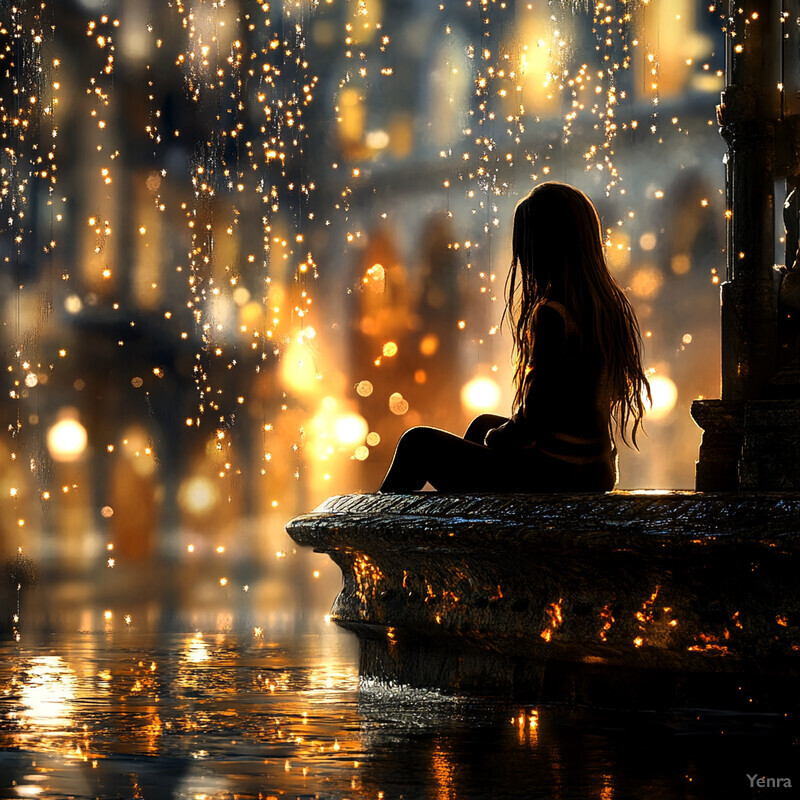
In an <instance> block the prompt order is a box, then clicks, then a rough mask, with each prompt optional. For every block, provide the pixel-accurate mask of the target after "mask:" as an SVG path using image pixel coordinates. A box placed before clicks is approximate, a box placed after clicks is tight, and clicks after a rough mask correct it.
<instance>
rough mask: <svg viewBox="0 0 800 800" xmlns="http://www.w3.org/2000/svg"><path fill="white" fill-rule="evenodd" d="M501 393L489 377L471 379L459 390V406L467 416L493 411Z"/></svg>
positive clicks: (495, 382)
mask: <svg viewBox="0 0 800 800" xmlns="http://www.w3.org/2000/svg"><path fill="white" fill-rule="evenodd" d="M501 396H502V393H501V391H500V386H499V385H498V383H497V381H495V380H493V379H492V378H489V377H477V378H473V379H472V380H471V381H469V382H468V383H466V384H464V386H463V387H462V389H461V405H462V407H463V408H464V410H465V411H466V412H467V413H468V414H479V413H485V412H487V411H495V410H496V409H497V407H498V406H499V405H500V400H501Z"/></svg>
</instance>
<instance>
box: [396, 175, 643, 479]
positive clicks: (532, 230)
mask: <svg viewBox="0 0 800 800" xmlns="http://www.w3.org/2000/svg"><path fill="white" fill-rule="evenodd" d="M506 315H507V318H508V320H509V323H510V327H511V330H512V333H513V338H514V355H515V365H516V366H515V373H514V385H515V397H514V408H515V412H514V415H513V416H512V417H511V418H510V419H506V418H504V417H499V416H496V415H493V414H483V415H481V416H479V417H477V418H476V419H475V420H473V421H472V423H471V424H470V426H469V428H468V429H467V432H466V433H465V435H464V437H463V438H462V437H460V436H456V435H455V434H452V433H447V432H446V431H442V430H438V429H436V428H427V427H417V428H411V429H410V430H407V431H406V432H405V433H404V434H403V435H402V436H401V437H400V441H399V442H398V444H397V449H396V451H395V454H394V459H393V461H392V465H391V467H390V468H389V471H388V472H387V474H386V477H385V478H384V480H383V483H382V484H381V491H382V492H408V491H416V490H419V489H421V488H422V487H423V486H424V485H425V483H426V482H429V483H430V484H431V485H432V486H433V487H434V488H435V489H438V490H439V491H445V492H455V491H461V492H475V491H493V492H500V491H505V492H567V491H575V492H592V491H608V490H610V489H613V488H614V485H615V484H616V481H617V467H616V449H615V446H614V437H613V432H614V431H613V429H614V427H615V428H616V429H617V430H618V431H619V432H620V434H621V436H622V439H623V441H624V442H625V443H626V444H627V443H628V439H627V430H628V427H629V425H632V430H631V442H632V444H633V446H636V433H637V431H638V430H639V428H640V426H641V423H642V418H643V416H644V404H643V399H642V396H643V394H645V395H646V396H647V397H649V396H650V386H649V384H648V382H647V378H646V376H645V374H644V370H643V368H642V360H641V335H640V333H639V325H638V323H637V321H636V315H635V313H634V310H633V308H632V307H631V304H630V303H629V302H628V299H627V298H626V297H625V294H624V292H623V291H622V289H621V288H620V287H619V285H618V284H617V282H616V281H615V280H614V278H613V277H612V276H611V274H610V273H609V271H608V267H607V266H606V261H605V254H604V250H603V239H602V230H601V227H600V218H599V217H598V215H597V211H596V210H595V208H594V206H593V205H592V203H591V201H590V200H589V198H588V197H587V196H586V195H585V194H583V192H581V191H579V190H578V189H575V188H574V187H572V186H568V185H566V184H563V183H556V182H549V183H543V184H540V185H539V186H537V187H535V188H534V189H533V191H532V192H531V193H530V194H529V195H528V196H527V197H526V198H525V199H524V200H522V201H521V202H520V203H519V204H518V205H517V208H516V210H515V212H514V229H513V235H512V261H511V270H510V272H509V276H508V281H507V285H506V309H505V313H504V316H506ZM612 422H613V425H612Z"/></svg>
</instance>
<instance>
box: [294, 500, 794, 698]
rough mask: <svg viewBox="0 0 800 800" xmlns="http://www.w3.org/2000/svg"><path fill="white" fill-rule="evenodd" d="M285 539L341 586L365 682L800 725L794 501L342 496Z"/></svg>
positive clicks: (342, 618) (344, 622) (338, 613)
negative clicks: (795, 720)
mask: <svg viewBox="0 0 800 800" xmlns="http://www.w3.org/2000/svg"><path fill="white" fill-rule="evenodd" d="M288 531H289V533H290V535H291V536H292V538H293V539H294V540H295V541H297V542H298V543H299V544H302V545H308V546H311V547H313V548H314V549H315V550H316V551H317V552H321V553H327V554H328V555H329V556H330V557H331V558H332V559H333V560H334V561H335V562H336V563H337V564H338V565H339V567H340V568H341V570H342V573H343V576H344V586H343V588H342V591H341V593H340V594H339V596H338V597H337V598H336V600H335V602H334V605H333V609H332V612H331V616H332V618H333V620H334V621H335V622H337V623H338V624H339V625H341V626H343V627H346V628H349V629H350V630H353V631H354V632H355V633H356V634H357V635H358V637H359V639H360V644H361V671H362V674H363V675H365V676H369V677H379V678H382V679H384V680H388V681H396V682H400V683H408V684H412V685H417V686H430V687H438V688H441V689H444V690H449V691H456V692H461V691H467V692H479V693H486V694H500V695H506V696H513V697H516V698H520V699H526V700H530V701H535V702H541V701H545V702H546V701H550V700H552V701H568V702H574V703H589V704H592V705H600V706H602V705H613V706H616V707H695V706H698V707H699V706H702V707H705V708H718V709H730V710H734V709H739V710H742V709H751V710H754V711H755V710H758V711H775V712H779V713H780V712H794V711H796V710H798V709H800V702H799V701H800V690H799V689H798V685H800V681H798V678H800V582H798V567H799V566H800V564H799V563H798V562H799V561H800V559H799V558H798V555H799V554H800V494H796V493H792V494H765V493H759V494H738V495H736V494H701V493H691V492H683V493H679V492H673V493H668V494H640V493H622V492H615V493H611V494H607V495H592V494H586V495H484V496H478V495H447V494H436V493H418V494H413V495H380V494H374V495H370V494H363V495H345V496H340V497H332V498H330V499H329V500H327V501H326V502H325V503H323V504H322V505H321V506H320V507H319V508H317V509H316V510H315V511H314V512H313V513H311V514H306V515H304V516H301V517H298V518H297V519H295V520H293V521H292V522H291V523H290V524H289V526H288Z"/></svg>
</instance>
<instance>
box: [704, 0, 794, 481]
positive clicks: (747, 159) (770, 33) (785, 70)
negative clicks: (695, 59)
mask: <svg viewBox="0 0 800 800" xmlns="http://www.w3.org/2000/svg"><path fill="white" fill-rule="evenodd" d="M784 6H785V7H786V11H785V12H784ZM799 18H800V2H798V0H745V1H744V2H742V1H741V0H738V1H737V2H730V4H729V20H728V25H727V30H726V48H727V53H726V61H727V64H726V68H727V75H726V83H727V85H726V88H725V91H724V92H723V95H722V102H721V104H720V105H719V106H718V108H717V116H718V120H719V123H720V126H721V133H722V136H723V137H724V138H725V140H726V141H727V143H728V154H727V159H726V196H727V209H728V211H727V218H728V220H727V227H728V238H727V270H726V280H725V282H724V283H723V284H722V288H721V312H722V397H721V399H720V400H698V401H695V402H694V403H693V404H692V416H693V417H694V419H695V421H696V422H697V423H698V425H700V427H701V428H703V431H704V433H703V441H702V444H701V446H700V459H699V461H698V464H697V489H698V490H701V491H735V490H739V489H748V490H774V491H777V490H797V489H800V458H798V455H800V434H799V433H798V428H797V426H796V418H797V414H798V409H797V403H796V401H795V399H800V381H798V380H797V378H798V376H800V370H795V372H794V373H792V371H791V370H789V369H787V368H788V366H789V365H790V364H793V363H795V362H796V361H797V349H798V348H797V346H798V342H800V338H799V337H798V336H797V335H796V334H795V332H794V327H795V325H796V323H793V322H792V321H791V308H790V305H787V302H786V300H787V298H788V299H789V302H790V303H791V302H792V299H793V297H790V295H792V296H793V294H795V293H797V292H787V291H786V287H790V288H791V286H792V284H793V282H794V281H795V278H796V276H797V275H798V274H800V273H795V272H794V270H793V266H794V262H795V256H796V250H797V237H796V236H792V235H787V244H788V247H789V248H792V247H793V248H794V250H793V251H792V252H791V253H787V257H786V259H785V262H786V264H787V266H788V269H787V268H786V267H781V268H778V267H776V266H775V262H776V261H777V260H779V259H778V257H776V254H775V252H774V249H775V244H774V243H775V183H776V181H778V180H781V179H783V180H786V184H787V189H788V190H791V189H792V188H794V186H795V185H796V184H797V182H798V177H797V176H798V173H800V146H798V142H799V141H800V139H799V138H798V131H800V126H799V125H798V120H800V116H798V115H799V114H800V100H799V99H798V90H800V81H799V80H798V76H797V72H798V66H799V65H800V58H798V49H797V41H798V31H797V26H798V19H799ZM781 200H782V198H781ZM796 217H797V204H796V203H795V204H794V205H792V206H791V208H789V209H788V211H787V229H788V228H791V227H792V226H793V227H794V229H795V230H796V228H797V224H796ZM789 233H790V231H789V230H787V234H789ZM781 258H782V256H781ZM790 276H791V277H790ZM782 284H784V291H783V292H782ZM798 311H800V304H798ZM797 316H798V317H800V313H798V314H797Z"/></svg>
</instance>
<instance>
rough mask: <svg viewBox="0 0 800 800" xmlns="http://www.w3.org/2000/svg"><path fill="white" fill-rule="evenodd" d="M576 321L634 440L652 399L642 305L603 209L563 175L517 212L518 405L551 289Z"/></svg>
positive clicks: (509, 292) (512, 311) (513, 308)
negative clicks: (617, 275)
mask: <svg viewBox="0 0 800 800" xmlns="http://www.w3.org/2000/svg"><path fill="white" fill-rule="evenodd" d="M553 293H554V294H556V295H557V296H558V299H559V300H560V301H561V302H563V304H564V306H565V308H566V310H567V313H568V314H569V315H570V316H571V317H572V319H573V320H574V321H575V323H576V325H577V328H578V333H579V336H580V347H581V348H582V349H583V350H584V351H587V350H588V351H589V352H595V353H597V354H598V356H599V358H600V360H601V361H602V362H603V363H604V364H605V367H606V370H607V375H608V388H609V390H610V397H611V418H612V420H613V421H614V422H615V423H616V427H617V429H618V430H619V432H620V434H621V436H622V440H623V441H624V442H625V443H626V444H628V439H627V429H628V426H629V424H631V423H632V430H631V443H632V444H633V446H634V447H636V434H637V431H638V430H639V429H640V428H641V425H642V420H643V417H644V413H645V410H644V397H645V396H646V397H647V399H648V400H649V401H651V402H652V400H651V396H650V384H649V383H648V381H647V377H646V375H645V373H644V369H643V367H642V356H641V349H642V337H641V333H640V331H639V323H638V322H637V319H636V312H635V311H634V310H633V307H632V306H631V304H630V302H629V301H628V298H627V297H626V296H625V293H624V292H623V290H622V289H621V288H620V286H619V284H618V283H617V282H616V281H615V280H614V278H613V276H612V275H611V273H610V272H609V271H608V266H607V264H606V260H605V253H604V250H603V235H602V228H601V225H600V217H599V216H598V214H597V211H596V209H595V207H594V206H593V205H592V202H591V200H589V198H588V197H587V196H586V195H585V194H584V193H583V192H581V191H580V190H578V189H576V188H574V187H572V186H569V185H567V184H564V183H558V182H555V181H551V182H547V183H542V184H539V185H538V186H536V187H535V188H534V189H533V190H532V191H531V193H530V194H529V195H528V196H527V197H526V198H524V199H523V200H521V201H520V202H519V204H518V205H517V208H516V210H515V212H514V230H513V235H512V261H511V269H510V271H509V274H508V280H507V282H506V310H505V312H504V316H507V318H508V321H509V325H510V327H511V331H512V334H513V337H514V355H515V371H514V386H515V397H514V405H515V406H521V405H522V403H523V401H524V398H525V393H526V390H527V386H526V378H527V375H528V373H529V366H530V364H531V363H532V360H533V341H534V337H535V335H536V330H535V328H536V325H535V317H536V311H537V309H538V308H539V306H541V305H542V304H543V303H545V302H547V300H548V299H549V298H550V296H551V294H553Z"/></svg>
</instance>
